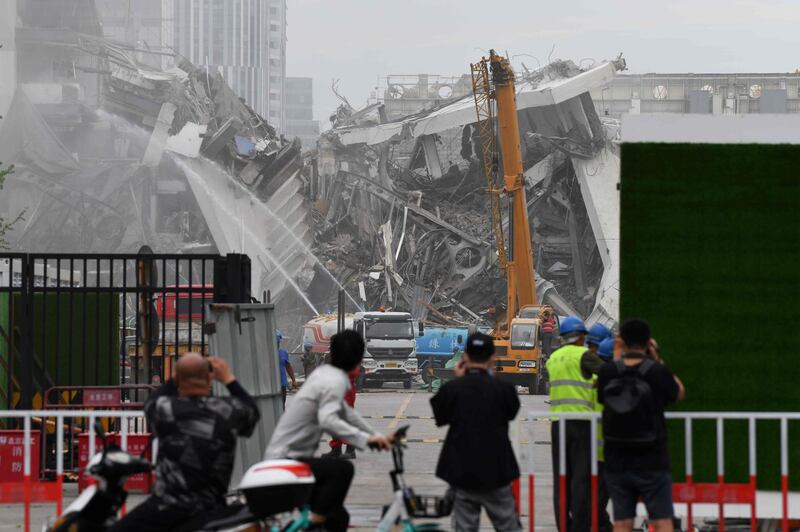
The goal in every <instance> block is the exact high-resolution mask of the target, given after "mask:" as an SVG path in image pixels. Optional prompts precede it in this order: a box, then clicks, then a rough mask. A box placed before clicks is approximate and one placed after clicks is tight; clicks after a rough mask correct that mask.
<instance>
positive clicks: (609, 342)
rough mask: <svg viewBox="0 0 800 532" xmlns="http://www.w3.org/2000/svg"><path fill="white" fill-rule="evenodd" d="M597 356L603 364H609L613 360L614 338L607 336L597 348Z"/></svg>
mask: <svg viewBox="0 0 800 532" xmlns="http://www.w3.org/2000/svg"><path fill="white" fill-rule="evenodd" d="M597 356H599V357H600V358H601V359H603V360H604V361H605V362H611V361H612V360H613V359H614V337H613V336H609V337H608V338H606V339H605V340H603V341H602V342H600V345H598V346H597Z"/></svg>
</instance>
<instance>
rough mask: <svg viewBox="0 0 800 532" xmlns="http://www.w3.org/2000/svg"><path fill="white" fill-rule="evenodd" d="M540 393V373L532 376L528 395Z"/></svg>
mask: <svg viewBox="0 0 800 532" xmlns="http://www.w3.org/2000/svg"><path fill="white" fill-rule="evenodd" d="M538 393H539V374H538V373H537V374H536V376H535V377H531V378H530V380H529V381H528V395H537V394H538Z"/></svg>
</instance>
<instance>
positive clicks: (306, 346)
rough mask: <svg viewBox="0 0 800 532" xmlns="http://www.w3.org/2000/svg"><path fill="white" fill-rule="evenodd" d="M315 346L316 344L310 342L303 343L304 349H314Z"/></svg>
mask: <svg viewBox="0 0 800 532" xmlns="http://www.w3.org/2000/svg"><path fill="white" fill-rule="evenodd" d="M313 348H314V346H313V345H312V344H309V343H308V342H306V343H304V344H303V349H313Z"/></svg>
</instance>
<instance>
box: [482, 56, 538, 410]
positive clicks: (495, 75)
mask: <svg viewBox="0 0 800 532" xmlns="http://www.w3.org/2000/svg"><path fill="white" fill-rule="evenodd" d="M470 67H471V73H472V88H473V95H474V98H475V110H476V112H477V115H478V123H477V128H478V133H479V136H480V142H481V155H482V159H483V165H484V171H485V173H486V179H487V182H488V195H489V207H490V215H491V218H492V227H493V231H494V234H495V240H496V243H497V254H498V261H499V264H500V266H501V268H503V270H504V271H505V273H506V279H507V285H508V293H507V305H506V317H505V319H501V320H498V323H497V324H496V326H495V329H494V331H493V335H494V338H495V351H496V358H497V364H496V368H495V375H497V376H498V377H499V378H501V379H504V380H508V381H510V382H512V383H513V384H515V385H520V386H524V387H527V388H528V393H530V394H535V393H540V392H543V390H544V382H543V378H542V373H541V369H542V368H541V367H540V366H541V365H542V357H541V349H540V344H541V326H542V322H543V321H544V317H545V315H546V314H547V313H552V312H553V310H552V308H550V307H549V306H547V305H541V304H539V303H538V302H537V298H536V279H535V277H534V275H535V274H534V268H533V264H534V263H533V246H532V243H531V232H530V225H529V223H528V204H527V200H526V198H525V178H524V176H523V165H522V152H521V149H520V136H519V125H518V123H517V98H516V91H515V87H514V71H513V70H512V68H511V63H510V62H509V61H508V59H506V58H504V57H502V56H500V55H498V54H497V53H495V51H494V50H491V51H490V53H489V57H488V58H487V57H483V58H481V60H480V61H478V62H477V63H473V64H471V65H470ZM498 144H499V148H500V150H499V152H498V149H497V148H498ZM501 173H502V179H501V175H500V174H501ZM504 204H507V205H508V207H507V224H508V230H507V232H508V245H506V236H505V234H504V230H503V225H504V224H503V210H504V209H503V205H504Z"/></svg>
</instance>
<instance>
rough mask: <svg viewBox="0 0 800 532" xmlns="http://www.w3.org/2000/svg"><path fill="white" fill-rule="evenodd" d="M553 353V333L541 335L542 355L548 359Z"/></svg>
mask: <svg viewBox="0 0 800 532" xmlns="http://www.w3.org/2000/svg"><path fill="white" fill-rule="evenodd" d="M552 352H553V333H542V353H543V354H544V356H546V357H549V356H550V353H552Z"/></svg>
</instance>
